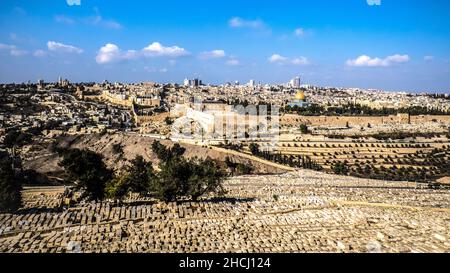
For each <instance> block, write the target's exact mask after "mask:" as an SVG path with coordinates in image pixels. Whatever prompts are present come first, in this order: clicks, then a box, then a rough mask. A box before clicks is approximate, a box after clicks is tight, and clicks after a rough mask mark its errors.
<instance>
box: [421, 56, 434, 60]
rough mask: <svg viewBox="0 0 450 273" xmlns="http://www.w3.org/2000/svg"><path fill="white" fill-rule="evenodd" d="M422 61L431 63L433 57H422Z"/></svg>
mask: <svg viewBox="0 0 450 273" xmlns="http://www.w3.org/2000/svg"><path fill="white" fill-rule="evenodd" d="M423 59H424V60H425V61H432V60H434V56H431V55H428V56H424V57H423Z"/></svg>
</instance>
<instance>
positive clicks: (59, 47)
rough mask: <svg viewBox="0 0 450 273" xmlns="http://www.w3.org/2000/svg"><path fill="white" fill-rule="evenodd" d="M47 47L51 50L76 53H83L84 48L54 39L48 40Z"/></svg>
mask: <svg viewBox="0 0 450 273" xmlns="http://www.w3.org/2000/svg"><path fill="white" fill-rule="evenodd" d="M47 48H48V50H50V51H54V52H61V53H76V54H81V53H83V50H82V49H81V48H78V47H75V46H72V45H65V44H63V43H58V42H54V41H48V42H47Z"/></svg>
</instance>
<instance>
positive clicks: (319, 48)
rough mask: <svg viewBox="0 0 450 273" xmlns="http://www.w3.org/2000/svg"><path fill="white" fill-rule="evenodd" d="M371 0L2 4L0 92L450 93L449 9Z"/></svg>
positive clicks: (5, 0)
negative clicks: (84, 84) (84, 86)
mask: <svg viewBox="0 0 450 273" xmlns="http://www.w3.org/2000/svg"><path fill="white" fill-rule="evenodd" d="M368 1H369V2H378V1H377V0H345V1H330V0H315V1H313V0H310V1H299V0H297V1H287V0H277V1H268V0H259V1H256V0H254V1H252V0H247V1H245V2H244V1H242V0H241V1H237V0H231V1H200V0H198V1H177V0H172V1H161V0H152V1H126V2H125V1H120V0H108V1H96V0H39V1H36V0H33V1H31V0H29V1H25V0H23V1H22V0H17V1H11V0H2V1H1V2H0V82H13V81H15V82H22V81H27V80H32V81H36V80H37V79H38V78H43V79H44V80H46V81H55V80H56V79H57V78H58V76H60V75H61V76H63V77H66V78H68V79H69V80H71V81H102V80H104V79H107V80H109V81H123V82H138V81H157V82H182V80H183V79H184V78H185V77H189V78H191V77H200V78H201V79H203V81H204V82H207V83H223V82H227V81H235V80H238V81H240V82H248V81H249V80H250V79H255V80H256V81H261V82H263V83H282V82H287V81H289V80H290V79H291V78H293V77H294V76H296V75H300V76H301V77H302V81H303V82H304V83H310V84H317V85H322V86H339V87H362V88H379V89H384V90H392V91H394V90H395V91H431V92H440V93H449V92H450V19H449V17H448V13H449V11H450V1H448V0H430V1H426V0H416V1H415V0H410V1H406V0H381V1H380V5H377V4H376V3H375V4H374V5H369V4H368ZM78 2H79V5H78ZM125 3H126V4H125Z"/></svg>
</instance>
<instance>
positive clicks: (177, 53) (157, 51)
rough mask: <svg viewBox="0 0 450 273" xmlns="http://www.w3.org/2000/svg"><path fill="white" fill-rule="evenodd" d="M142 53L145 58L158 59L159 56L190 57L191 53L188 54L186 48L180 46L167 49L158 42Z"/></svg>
mask: <svg viewBox="0 0 450 273" xmlns="http://www.w3.org/2000/svg"><path fill="white" fill-rule="evenodd" d="M142 53H143V54H144V55H145V56H149V57H157V56H168V57H181V56H186V55H189V52H187V51H186V50H185V49H184V48H181V47H178V46H170V47H165V46H163V45H162V44H160V43H158V42H154V43H152V44H150V45H148V46H147V47H145V48H144V49H142Z"/></svg>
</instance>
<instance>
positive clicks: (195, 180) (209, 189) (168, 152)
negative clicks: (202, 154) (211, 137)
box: [150, 142, 225, 202]
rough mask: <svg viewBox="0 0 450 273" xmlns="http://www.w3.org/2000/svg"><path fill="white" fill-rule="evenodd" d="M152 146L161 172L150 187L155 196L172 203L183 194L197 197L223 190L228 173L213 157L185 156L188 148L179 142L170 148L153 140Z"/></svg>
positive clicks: (187, 196)
mask: <svg viewBox="0 0 450 273" xmlns="http://www.w3.org/2000/svg"><path fill="white" fill-rule="evenodd" d="M152 149H153V151H154V152H155V153H156V154H157V155H158V158H159V159H160V160H161V162H160V164H159V166H160V169H161V171H160V172H159V173H158V174H157V175H156V177H154V179H152V182H151V187H150V189H151V191H152V193H153V194H154V195H155V197H156V198H158V199H160V200H163V201H165V202H170V201H177V200H179V199H180V198H183V197H184V198H191V199H192V200H197V199H198V198H199V197H201V196H203V195H206V194H209V193H216V194H219V195H221V194H223V193H224V189H223V186H222V182H223V179H224V177H225V173H223V172H222V171H221V170H220V167H219V166H218V165H217V164H216V163H215V162H214V161H212V160H211V159H206V160H201V159H196V158H194V159H190V160H187V159H185V158H183V157H182V155H183V154H184V151H185V149H184V148H182V147H181V146H179V145H178V144H175V145H174V146H173V147H172V148H167V147H165V146H164V145H162V144H160V143H159V142H154V143H153V145H152Z"/></svg>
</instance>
